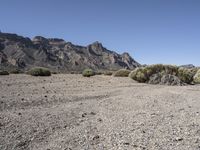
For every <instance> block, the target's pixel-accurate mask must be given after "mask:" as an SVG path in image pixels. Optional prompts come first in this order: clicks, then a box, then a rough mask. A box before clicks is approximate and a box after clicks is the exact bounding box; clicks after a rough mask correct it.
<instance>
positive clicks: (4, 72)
mask: <svg viewBox="0 0 200 150" xmlns="http://www.w3.org/2000/svg"><path fill="white" fill-rule="evenodd" d="M0 75H9V72H8V71H5V70H0Z"/></svg>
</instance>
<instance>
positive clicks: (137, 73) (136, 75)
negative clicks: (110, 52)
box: [129, 67, 148, 82]
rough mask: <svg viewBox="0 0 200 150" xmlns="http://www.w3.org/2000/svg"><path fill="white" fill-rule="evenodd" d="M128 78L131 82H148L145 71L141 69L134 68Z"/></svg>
mask: <svg viewBox="0 0 200 150" xmlns="http://www.w3.org/2000/svg"><path fill="white" fill-rule="evenodd" d="M129 77H130V78H131V79H133V80H136V81H138V82H146V81H147V80H148V77H147V74H146V70H145V69H144V68H143V67H142V68H136V69H135V70H133V71H132V72H131V73H130V74H129Z"/></svg>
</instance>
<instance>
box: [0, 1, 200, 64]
mask: <svg viewBox="0 0 200 150" xmlns="http://www.w3.org/2000/svg"><path fill="white" fill-rule="evenodd" d="M0 19H1V21H0V30H1V31H2V32H11V33H17V34H19V35H23V36H28V37H31V38H32V37H34V36H36V35H42V36H45V37H58V38H63V39H65V40H66V41H70V42H72V43H74V44H80V45H88V44H89V43H92V42H94V41H100V42H102V43H103V45H104V46H105V47H107V48H108V49H110V50H115V51H117V52H119V53H122V52H124V51H127V52H129V53H130V54H131V55H132V56H133V57H134V58H135V59H136V60H137V61H138V62H140V63H142V64H155V63H164V64H177V65H179V64H188V63H192V64H195V65H200V0H0Z"/></svg>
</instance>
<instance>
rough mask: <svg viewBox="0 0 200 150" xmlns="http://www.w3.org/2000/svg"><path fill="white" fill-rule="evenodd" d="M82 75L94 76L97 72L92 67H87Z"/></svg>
mask: <svg viewBox="0 0 200 150" xmlns="http://www.w3.org/2000/svg"><path fill="white" fill-rule="evenodd" d="M82 75H83V76H84V77H90V76H94V75H95V72H94V71H93V70H92V69H85V70H83V72H82Z"/></svg>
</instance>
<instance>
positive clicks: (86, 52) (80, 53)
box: [0, 33, 140, 72]
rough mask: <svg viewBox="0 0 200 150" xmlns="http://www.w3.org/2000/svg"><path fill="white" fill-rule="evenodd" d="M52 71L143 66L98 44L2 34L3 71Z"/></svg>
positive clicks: (1, 54) (0, 36)
mask: <svg viewBox="0 0 200 150" xmlns="http://www.w3.org/2000/svg"><path fill="white" fill-rule="evenodd" d="M34 66H43V67H48V68H50V69H52V70H58V71H62V72H68V71H81V70H83V69H84V68H88V67H89V68H92V69H95V70H116V69H120V68H128V69H134V68H135V67H138V66H140V64H139V63H138V62H136V61H135V60H134V59H133V58H132V57H131V56H130V55H129V54H128V53H123V54H121V55H120V54H117V53H116V52H114V51H110V50H108V49H106V48H105V47H103V46H102V44H101V43H99V42H94V43H92V44H90V45H88V46H86V47H84V46H78V45H74V44H72V43H70V42H66V41H64V40H63V39H57V38H49V39H47V38H44V37H41V36H36V37H34V38H33V39H32V40H31V39H29V38H25V37H22V36H18V35H16V34H9V33H0V67H1V68H6V69H8V68H20V69H23V70H26V69H29V68H31V67H34Z"/></svg>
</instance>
